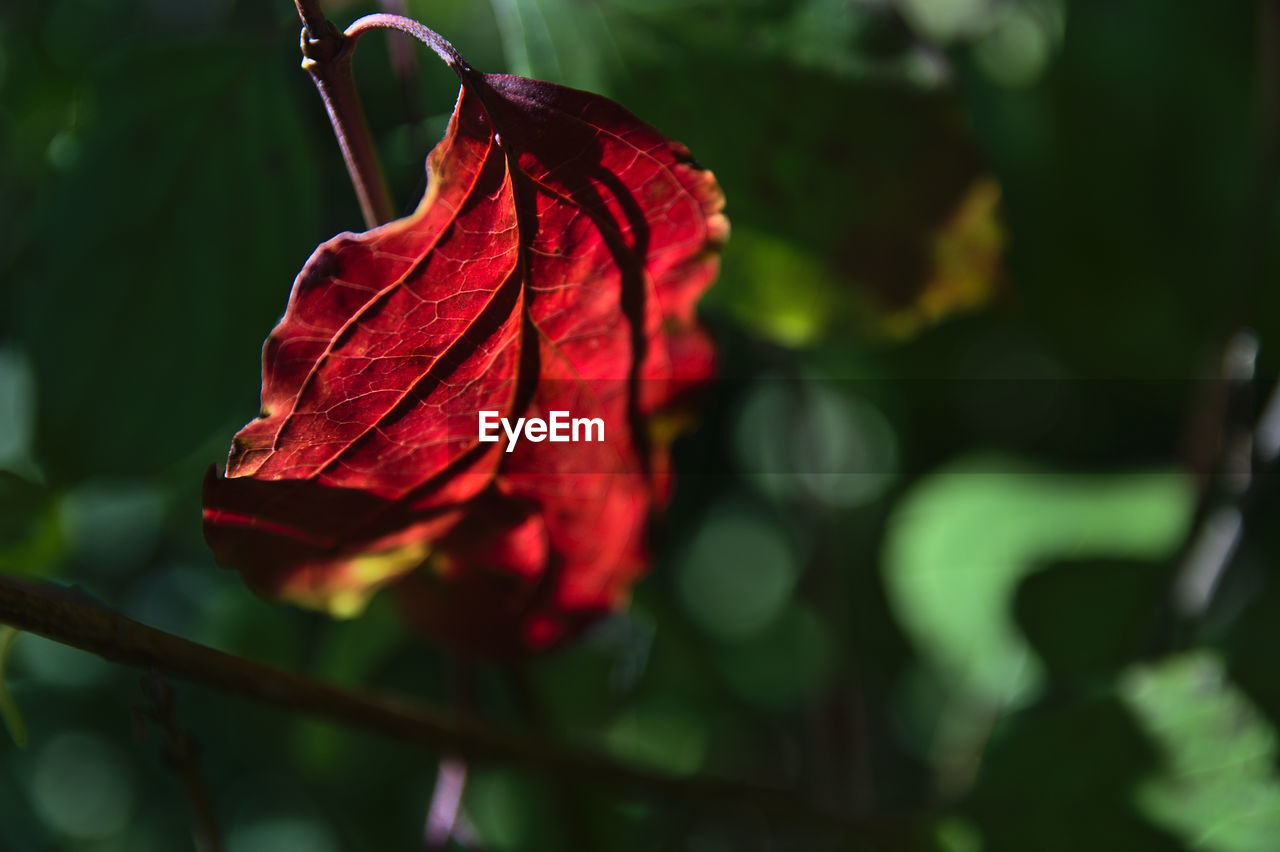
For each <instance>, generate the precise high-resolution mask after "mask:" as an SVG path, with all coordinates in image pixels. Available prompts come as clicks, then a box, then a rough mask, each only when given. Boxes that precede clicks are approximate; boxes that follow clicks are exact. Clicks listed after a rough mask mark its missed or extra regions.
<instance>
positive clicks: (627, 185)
mask: <svg viewBox="0 0 1280 852" xmlns="http://www.w3.org/2000/svg"><path fill="white" fill-rule="evenodd" d="M464 79H465V80H466V82H464V85H463V89H462V92H461V94H460V96H459V99H458V103H457V106H456V107H455V109H454V113H453V118H452V121H451V122H450V125H449V129H448V131H447V133H446V135H445V138H444V140H443V141H442V142H441V143H440V144H439V145H438V146H437V147H436V148H435V150H434V151H432V153H431V155H430V157H429V158H428V161H427V165H428V171H429V175H430V182H429V186H428V189H427V193H426V196H425V197H424V198H423V200H422V202H421V203H420V205H419V206H418V209H417V210H416V211H415V212H414V213H413V214H412V215H410V216H408V217H406V218H404V219H400V220H398V221H395V222H391V223H389V224H387V225H384V226H381V227H379V228H375V229H373V230H371V231H368V232H366V233H362V234H350V233H347V234H341V235H339V236H337V237H335V238H333V239H332V240H330V241H328V242H327V243H325V244H323V245H321V246H320V248H319V249H317V251H316V252H315V254H314V255H312V257H311V259H310V260H308V262H307V264H306V266H305V267H304V268H303V270H302V273H301V274H300V275H299V276H298V279H297V281H296V282H295V283H294V288H293V292H292V294H291V296H290V299H289V305H288V308H287V310H286V311H285V315H284V318H283V319H282V320H281V321H280V324H279V325H278V326H277V327H276V328H275V330H274V331H273V332H272V333H271V335H270V336H269V337H268V339H267V342H266V345H265V347H264V349H263V378H262V414H261V415H260V416H259V417H258V419H256V420H254V421H253V422H251V423H249V424H248V425H247V426H245V427H244V428H243V429H242V430H241V431H240V432H239V434H237V435H236V437H235V440H234V442H233V445H232V450H231V455H230V458H229V459H228V461H227V468H226V474H225V477H223V476H218V475H216V474H215V473H214V472H212V471H211V472H210V475H209V477H208V478H207V480H206V482H205V510H204V518H205V536H206V538H207V540H208V542H209V544H210V546H211V547H212V548H213V550H214V553H215V556H216V557H217V559H218V561H219V562H220V563H221V564H223V565H226V566H229V567H234V568H237V569H239V570H240V571H242V572H243V574H244V576H245V578H246V580H247V581H248V582H249V583H250V584H251V585H252V586H253V587H254V588H256V589H257V590H259V591H260V592H262V593H264V594H267V595H271V596H278V597H282V598H285V599H289V600H292V601H294V602H298V603H302V604H304V605H310V606H315V607H319V608H324V609H327V610H329V611H331V612H334V613H336V614H351V613H353V612H355V611H358V610H359V609H360V608H361V607H362V606H363V603H364V601H365V600H366V599H367V597H368V595H369V594H371V593H372V591H374V590H375V589H376V588H378V587H379V586H381V585H384V584H387V583H393V582H394V583H395V588H396V590H397V592H398V595H399V599H400V601H401V603H402V605H403V611H404V612H405V613H406V616H407V618H408V621H409V622H410V624H411V625H412V626H413V627H415V628H416V629H418V630H419V631H420V632H422V633H423V634H425V635H427V636H429V637H432V638H434V639H437V640H439V641H442V642H444V643H446V644H449V645H451V646H453V647H454V648H455V649H457V650H459V651H462V652H465V653H471V654H481V655H488V656H495V655H498V656H500V655H510V654H513V653H518V652H520V651H524V650H532V649H540V648H544V647H547V646H549V645H551V644H552V643H554V642H556V641H557V640H559V639H562V638H564V637H567V636H569V635H571V634H572V633H573V632H574V631H575V630H577V629H578V628H580V627H581V626H583V625H585V624H586V623H588V622H589V621H590V620H591V619H592V618H594V617H596V616H597V615H599V614H600V613H603V612H607V611H610V610H612V609H614V608H616V607H617V606H619V605H620V604H621V603H623V602H624V600H625V596H626V594H627V591H628V589H629V586H630V584H631V583H632V582H633V581H634V580H635V579H636V578H637V577H638V576H640V574H641V573H642V572H643V571H644V568H645V565H646V561H647V553H646V531H647V526H648V522H649V519H650V516H651V514H652V513H653V511H654V510H655V509H657V508H659V507H661V505H662V504H663V503H664V501H665V498H666V494H667V490H668V487H667V483H666V479H667V473H666V471H667V447H666V440H665V439H664V435H665V434H666V433H668V432H669V430H667V429H662V428H660V427H661V420H662V418H664V417H666V416H667V415H668V413H669V412H671V411H672V410H673V409H674V408H675V407H676V406H677V405H678V404H679V403H680V402H681V400H682V398H683V397H684V396H685V395H686V394H687V393H688V392H690V391H692V390H696V389H697V387H698V386H699V385H701V384H703V383H705V382H706V381H707V380H708V379H709V378H710V376H711V374H712V370H713V364H714V356H713V352H712V349H711V346H710V343H709V340H708V339H707V337H706V336H705V334H704V333H703V332H702V331H701V330H700V328H699V327H698V325H697V322H696V318H695V315H694V305H695V303H696V301H697V300H698V298H699V296H700V295H701V294H702V292H703V291H704V290H705V289H706V288H707V287H708V286H710V284H711V282H712V280H713V279H714V277H715V274H716V270H717V266H718V258H717V255H718V252H719V249H720V247H721V246H722V244H723V242H724V240H725V238H726V236H727V233H728V223H727V220H726V219H725V218H724V217H723V215H721V213H720V210H721V207H722V206H723V198H722V196H721V193H720V190H719V187H718V186H717V185H716V182H715V179H714V178H713V177H712V175H711V174H710V173H709V172H707V171H705V170H703V169H701V168H700V167H698V166H697V165H696V164H694V163H693V162H692V160H691V159H690V158H689V155H688V152H687V150H686V149H685V148H684V147H683V146H681V145H679V144H678V143H676V142H673V141H672V140H670V139H667V138H666V137H664V136H663V135H662V134H660V133H658V132H657V131H656V130H654V129H653V128H651V127H649V126H648V125H645V124H643V123H642V122H640V121H639V120H638V119H636V118H635V117H634V116H632V115H631V114H630V113H628V112H627V111H625V110H624V109H622V108H621V107H619V106H618V105H617V104H614V103H613V102H611V101H609V100H607V99H605V98H602V97H599V96H596V95H592V94H588V93H586V92H579V91H574V90H571V89H566V88H562V87H560V86H555V85H552V84H549V83H542V82H538V81H534V80H527V79H523V78H520V77H508V76H498V75H478V74H474V73H471V74H470V75H469V76H467V77H465V78H464ZM480 410H493V411H498V412H500V413H501V415H502V416H504V417H507V418H509V419H510V420H511V421H513V422H514V421H515V419H516V418H517V417H521V416H523V417H542V418H547V417H548V416H549V413H550V412H552V411H568V412H570V413H571V415H572V416H573V417H575V418H600V419H601V420H602V421H603V423H604V435H605V439H606V440H604V441H602V442H590V443H588V442H578V443H551V442H548V441H543V442H541V443H534V442H531V441H529V440H520V441H518V442H517V443H516V444H515V446H514V447H513V448H512V451H511V452H507V451H506V450H507V446H506V443H507V441H506V438H505V437H504V438H503V440H502V441H501V442H499V443H496V444H494V443H482V442H480V441H479V440H478V437H477V435H478V412H479V411H480Z"/></svg>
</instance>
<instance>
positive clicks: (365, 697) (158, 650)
mask: <svg viewBox="0 0 1280 852" xmlns="http://www.w3.org/2000/svg"><path fill="white" fill-rule="evenodd" d="M0 623H7V624H11V625H13V626H14V627H17V628H20V629H22V630H28V631H30V632H32V633H38V634H40V635H42V636H46V637H48V638H50V639H53V640H54V641H57V642H61V643H63V644H66V645H73V646H75V647H77V648H81V649H83V650H86V651H90V652H92V653H94V654H97V655H99V656H101V657H104V658H106V659H108V660H113V661H115V662H119V663H123V664H125V665H131V666H138V667H142V668H155V669H157V670H158V671H160V672H162V673H165V674H168V675H172V676H174V677H179V678H183V679H186V680H190V681H193V682H197V683H202V684H205V685H207V686H211V687H214V688H216V689H220V690H222V691H224V692H228V693H232V694H235V695H240V696H244V697H247V698H251V699H253V700H255V701H261V702H264V703H268V704H274V705H276V706H279V707H284V708H288V709H291V710H296V711H299V712H302V713H306V714H309V715H311V716H315V717H318V718H322V719H325V720H328V721H330V722H333V723H335V724H339V725H344V726H350V727H355V728H363V729H367V730H371V731H374V732H376V733H379V734H382V735H384V736H388V737H394V738H397V739H402V740H406V741H409V742H414V743H420V744H423V745H426V746H428V747H430V748H433V749H436V750H438V751H440V752H447V753H450V754H460V755H464V756H465V757H466V758H468V759H469V760H471V761H472V762H496V763H506V764H514V765H520V766H525V767H528V768H530V769H533V770H536V771H539V772H542V773H544V774H547V775H550V776H553V777H555V778H556V779H558V780H561V781H563V782H565V783H568V784H574V785H580V786H584V787H588V788H592V789H611V790H616V791H620V792H629V793H633V794H639V795H643V796H646V797H651V798H655V799H659V800H663V801H668V802H672V801H674V802H679V803H681V804H682V805H686V806H697V807H700V808H702V809H704V810H718V811H721V812H726V813H731V814H742V813H744V812H746V813H753V814H755V815H758V816H762V817H769V818H772V819H775V820H777V821H779V822H782V823H788V824H791V825H795V826H804V827H808V828H810V829H812V830H815V831H819V830H820V831H823V832H826V833H830V834H834V835H838V836H843V837H847V838H856V839H861V840H863V841H865V842H872V843H880V844H883V846H884V847H886V848H887V847H890V846H897V847H901V846H903V845H905V844H906V842H907V840H908V839H909V837H910V834H909V832H911V831H913V830H914V828H915V826H916V824H917V823H916V822H915V821H912V822H910V823H908V822H906V821H903V820H898V819H894V820H884V821H879V822H874V823H872V822H865V821H856V820H851V819H848V818H847V817H845V816H843V815H841V814H833V813H828V812H826V811H821V810H818V809H817V808H814V807H812V806H810V805H809V804H807V803H804V802H802V801H800V800H799V799H797V798H795V797H794V796H793V795H791V794H790V793H788V792H785V791H782V790H778V789H774V788H770V787H762V786H758V785H755V784H750V783H745V782H740V781H730V780H725V779H720V778H713V777H707V776H701V777H699V776H691V777H680V776H673V775H669V774H666V773H663V772H656V771H652V770H647V769H641V768H637V767H632V766H627V765H624V764H621V763H618V762H617V761H615V760H612V759H610V758H607V757H604V756H602V755H599V754H594V753H591V752H588V751H584V750H581V749H578V748H574V747H570V746H567V745H559V744H554V745H553V744H550V743H547V742H542V741H537V740H534V739H532V738H530V737H528V736H515V735H513V734H511V733H508V732H505V731H502V730H500V729H498V728H495V727H492V726H490V725H486V724H484V723H481V722H478V721H475V720H473V719H469V718H464V717H461V716H458V715H456V714H452V713H444V712H441V711H439V710H435V709H432V708H429V707H426V706H423V705H421V704H415V703H409V702H407V701H405V700H403V699H399V698H395V697H392V696H388V695H379V694H375V693H371V692H357V691H353V690H348V689H342V688H339V687H336V686H332V685H330V684H327V683H323V682H321V681H317V680H313V679H311V678H306V677H302V676H300V675H296V674H293V673H291V672H286V671H282V670H280V669H276V668H272V667H271V666H266V665H262V664H261V663H256V662H253V661H251V660H246V659H243V658H240V657H236V656H233V655H231V654H226V653H223V652H222V651H217V650H214V649H213V648H209V647H206V646H204V645H200V644H197V643H195V642H190V641H188V640H186V639H181V638H179V637H177V636H173V635H171V634H168V633H164V632H162V631H159V630H156V629H154V628H151V627H147V626H146V625H143V624H139V623H138V622H136V621H132V620H131V619H128V618H126V617H124V616H122V615H120V614H119V613H117V612H114V611H112V610H109V609H107V608H106V607H104V606H102V605H100V604H97V603H95V602H93V601H91V600H88V599H86V598H85V597H84V596H83V595H80V594H77V593H75V592H72V591H70V590H67V589H64V588H61V587H58V586H53V585H50V584H47V583H29V582H25V581H22V580H18V579H16V578H13V577H3V576H0Z"/></svg>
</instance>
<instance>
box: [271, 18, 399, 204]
mask: <svg viewBox="0 0 1280 852" xmlns="http://www.w3.org/2000/svg"><path fill="white" fill-rule="evenodd" d="M295 5H297V7H298V17H299V18H301V19H302V24H303V28H302V56H303V59H302V67H303V68H305V69H306V71H307V73H308V74H310V75H311V79H312V81H313V82H314V83H315V84H316V90H317V91H318V92H319V93H320V99H321V100H322V101H324V108H325V110H326V111H327V112H328V113H329V122H330V124H332V125H333V134H334V136H336V137H337V138H338V147H339V148H341V149H342V159H343V161H344V162H345V163H346V164H347V174H348V175H350V177H351V185H352V186H353V187H354V188H355V191H356V199H357V200H358V201H359V202H360V212H361V214H362V215H363V216H364V223H365V226H366V227H369V228H372V227H375V226H377V225H381V224H382V223H384V222H390V221H391V220H392V219H394V218H395V210H394V207H393V206H392V203H391V193H390V191H389V190H388V189H387V180H386V178H385V177H384V176H383V174H382V165H381V164H380V163H379V162H378V152H377V149H376V148H375V147H374V144H373V137H372V136H371V135H370V133H369V123H368V121H366V120H365V116H364V107H363V106H362V105H361V104H360V96H359V95H358V94H357V93H356V87H355V81H354V80H353V78H352V76H351V55H352V50H353V48H354V47H355V41H354V40H353V39H349V38H347V37H346V36H344V35H343V34H342V33H340V32H338V29H337V28H336V27H335V26H334V25H333V24H332V23H330V22H329V20H328V19H326V18H325V16H324V13H323V12H322V11H321V10H320V4H319V3H318V2H317V0H295Z"/></svg>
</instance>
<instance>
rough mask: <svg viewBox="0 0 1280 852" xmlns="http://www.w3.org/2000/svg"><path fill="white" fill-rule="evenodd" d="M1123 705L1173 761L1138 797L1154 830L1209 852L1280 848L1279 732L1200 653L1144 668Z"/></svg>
mask: <svg viewBox="0 0 1280 852" xmlns="http://www.w3.org/2000/svg"><path fill="white" fill-rule="evenodd" d="M1120 692H1121V695H1122V696H1123V697H1124V700H1125V702H1126V703H1127V704H1128V706H1129V707H1130V709H1131V710H1132V711H1133V713H1134V714H1135V715H1136V716H1137V717H1138V719H1139V721H1140V722H1141V723H1142V726H1143V727H1144V728H1145V729H1146V731H1147V733H1148V734H1149V735H1150V736H1151V738H1152V739H1153V740H1155V741H1156V742H1157V743H1159V744H1160V747H1161V750H1162V751H1163V753H1164V769H1163V771H1162V772H1161V773H1160V774H1159V775H1158V776H1157V777H1155V778H1152V779H1150V780H1149V781H1148V782H1147V783H1145V784H1143V785H1142V787H1141V789H1140V791H1139V796H1138V802H1139V805H1140V807H1141V808H1142V810H1143V811H1144V812H1145V813H1146V814H1148V815H1149V816H1150V817H1151V819H1152V820H1154V821H1155V822H1157V823H1159V824H1160V825H1163V826H1165V827H1167V828H1169V829H1170V830H1172V831H1174V832H1176V833H1177V834H1178V835H1179V836H1180V837H1182V838H1183V839H1184V840H1186V842H1187V844H1188V846H1189V848H1191V849H1197V850H1205V852H1268V850H1273V849H1275V848H1276V839H1277V838H1280V773H1277V771H1276V757H1277V754H1280V749H1278V748H1277V737H1276V731H1275V729H1274V728H1273V727H1272V726H1271V724H1270V723H1269V722H1268V721H1267V720H1266V719H1265V718H1264V717H1263V716H1262V714H1261V713H1259V712H1258V710H1257V709H1256V708H1255V707H1254V706H1253V705H1252V704H1251V703H1250V702H1249V700H1248V699H1247V698H1246V697H1245V696H1244V695H1243V694H1242V693H1241V692H1240V690H1239V689H1238V688H1236V687H1235V686H1234V685H1233V684H1232V683H1231V682H1230V680H1229V678H1228V677H1227V674H1226V671H1225V669H1224V667H1223V664H1222V661H1221V660H1219V659H1218V657H1217V656H1216V655H1214V654H1213V653H1211V652H1207V651H1198V652H1193V653H1189V654H1185V655H1183V656H1180V657H1174V658H1171V659H1168V660H1163V661H1161V662H1159V663H1153V664H1150V665H1143V666H1135V667H1134V668H1133V669H1132V670H1131V671H1129V672H1128V673H1127V674H1126V675H1125V677H1124V679H1123V681H1122V683H1121V685H1120Z"/></svg>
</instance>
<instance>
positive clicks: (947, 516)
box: [884, 458, 1193, 709]
mask: <svg viewBox="0 0 1280 852" xmlns="http://www.w3.org/2000/svg"><path fill="white" fill-rule="evenodd" d="M1192 502H1193V494H1192V489H1191V484H1190V483H1189V482H1188V481H1187V479H1186V478H1185V477H1183V476H1181V475H1178V474H1172V473H1135V474H1115V475H1067V474H1050V473H1045V472H1042V471H1037V470H1035V469H1033V468H1030V467H1028V466H1025V465H1019V464H1016V463H1012V462H1002V461H998V460H994V459H990V458H987V459H983V458H969V459H966V460H965V461H963V462H962V463H958V464H955V465H952V466H951V467H949V468H947V469H945V470H942V471H941V472H938V473H935V474H933V475H931V476H929V477H928V478H926V479H924V480H923V481H921V482H920V483H919V484H917V485H916V486H915V488H914V489H913V490H912V491H911V492H910V493H909V494H908V495H907V496H906V498H904V500H903V501H902V503H901V504H900V505H899V506H898V507H897V509H896V510H895V512H894V515H893V517H892V518H891V520H890V522H889V527H888V531H887V540H886V544H885V551H884V553H885V583H886V586H887V592H888V595H889V600H890V603H891V605H892V606H893V609H894V611H895V613H896V614H897V616H898V618H899V620H900V622H901V623H902V625H903V627H904V628H905V629H906V630H907V632H908V633H909V634H910V635H911V637H912V638H913V639H914V640H915V642H916V644H917V645H918V647H919V648H920V650H921V652H922V653H923V654H924V655H925V657H926V658H927V659H928V660H929V662H930V663H931V664H932V665H933V666H934V667H935V668H936V671H937V674H938V675H939V676H941V677H942V678H943V679H944V681H945V682H946V683H947V685H948V687H949V688H950V689H951V690H954V691H956V692H957V693H959V695H960V696H963V697H964V698H966V699H967V700H973V701H977V702H978V703H980V704H983V705H986V706H987V707H990V708H993V709H995V708H1001V707H1008V706H1010V705H1014V704H1018V703H1021V702H1023V701H1025V700H1026V699H1028V698H1030V697H1031V696H1032V695H1034V693H1035V691H1036V689H1037V688H1038V686H1039V683H1040V677H1041V672H1040V667H1039V665H1038V664H1037V662H1036V661H1035V660H1034V659H1033V658H1032V656H1031V654H1030V653H1029V649H1028V647H1027V644H1026V642H1025V640H1024V639H1023V638H1022V636H1021V635H1020V634H1019V632H1018V630H1017V627H1016V625H1015V623H1014V620H1013V613H1012V606H1011V605H1012V602H1013V595H1014V592H1015V590H1016V589H1017V586H1018V584H1019V583H1020V582H1021V581H1022V580H1023V578H1025V577H1026V576H1027V575H1028V574H1030V573H1031V572H1032V571H1034V570H1036V569H1038V568H1040V567H1042V566H1044V565H1045V564H1046V563H1047V562H1049V561H1052V560H1061V559H1081V558H1090V557H1125V558H1133V559H1157V558H1160V557H1162V556H1167V555H1168V554H1169V553H1170V552H1171V551H1172V550H1173V548H1175V547H1176V546H1177V545H1178V544H1179V542H1181V541H1182V539H1183V537H1184V535H1185V533H1186V527H1187V523H1188V522H1189V519H1190V516H1191V510H1192ZM1078 617H1079V619H1081V622H1082V623H1083V622H1084V621H1085V620H1087V619H1088V618H1089V617H1090V615H1089V613H1088V612H1087V611H1084V612H1080V613H1078Z"/></svg>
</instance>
